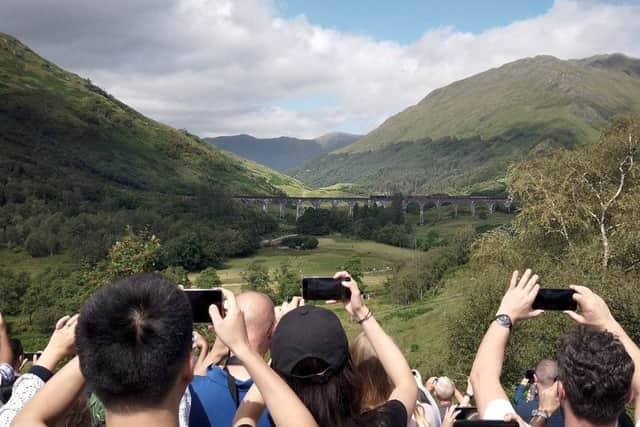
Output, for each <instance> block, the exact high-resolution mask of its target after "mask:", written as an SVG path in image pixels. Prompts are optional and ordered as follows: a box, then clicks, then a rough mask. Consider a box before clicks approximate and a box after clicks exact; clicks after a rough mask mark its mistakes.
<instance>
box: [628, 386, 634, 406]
mask: <svg viewBox="0 0 640 427" xmlns="http://www.w3.org/2000/svg"><path fill="white" fill-rule="evenodd" d="M634 400H636V394H635V393H634V392H633V388H631V389H629V396H627V403H631V402H633V401H634Z"/></svg>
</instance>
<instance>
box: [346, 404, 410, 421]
mask: <svg viewBox="0 0 640 427" xmlns="http://www.w3.org/2000/svg"><path fill="white" fill-rule="evenodd" d="M408 421H409V420H408V415H407V408H405V407H404V405H403V404H402V402H400V401H399V400H390V401H388V402H387V403H385V404H384V405H382V406H378V407H377V408H376V409H373V410H371V411H369V412H367V413H365V414H363V415H362V416H361V417H360V418H359V419H358V420H356V422H355V424H354V425H356V426H371V427H407V422H408Z"/></svg>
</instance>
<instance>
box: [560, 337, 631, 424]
mask: <svg viewBox="0 0 640 427" xmlns="http://www.w3.org/2000/svg"><path fill="white" fill-rule="evenodd" d="M557 360H558V379H559V380H560V381H562V385H563V386H564V389H565V391H566V395H567V399H568V400H569V404H570V405H571V409H572V410H573V413H574V414H575V415H576V416H577V417H578V418H582V419H584V420H587V421H589V422H591V423H593V424H608V423H611V422H613V421H616V420H617V419H618V417H619V416H620V414H621V413H622V412H623V411H624V407H625V404H626V403H627V401H628V399H629V392H630V390H631V380H632V377H633V371H634V365H633V360H631V357H630V356H629V354H628V353H627V351H626V350H625V349H624V346H623V345H622V343H621V342H620V340H619V339H618V338H616V337H615V336H614V335H613V334H611V333H609V332H606V331H601V330H598V329H596V328H593V327H589V326H584V325H579V326H576V327H575V328H573V329H571V330H570V331H568V332H567V333H566V334H565V335H564V336H563V338H562V340H561V342H560V347H559V349H558V355H557Z"/></svg>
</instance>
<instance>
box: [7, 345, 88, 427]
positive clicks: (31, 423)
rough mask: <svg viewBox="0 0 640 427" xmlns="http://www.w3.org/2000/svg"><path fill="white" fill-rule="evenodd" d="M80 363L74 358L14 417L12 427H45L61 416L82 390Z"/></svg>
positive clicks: (82, 380) (82, 379) (82, 381)
mask: <svg viewBox="0 0 640 427" xmlns="http://www.w3.org/2000/svg"><path fill="white" fill-rule="evenodd" d="M84 384H85V383H84V377H83V376H82V372H81V371H80V362H79V360H78V358H77V357H74V358H73V359H72V360H71V361H70V362H69V363H67V364H66V365H65V367H64V368H62V369H61V370H60V371H59V372H58V373H57V374H56V375H54V376H53V378H51V380H49V382H47V384H46V385H45V386H44V387H43V388H42V390H40V392H39V393H37V394H36V395H35V396H34V397H33V399H31V401H30V402H29V403H28V404H27V405H26V406H25V407H24V409H23V410H22V411H21V412H20V413H19V414H18V415H17V416H16V418H15V419H14V421H13V424H11V426H12V427H36V426H39V427H46V426H47V425H48V424H51V423H52V421H54V420H55V419H56V418H57V417H59V416H60V415H61V414H63V413H64V412H65V411H66V410H67V409H68V408H69V407H70V406H71V405H72V404H73V403H74V402H75V401H76V399H77V398H78V396H79V395H80V393H81V392H82V389H83V388H84Z"/></svg>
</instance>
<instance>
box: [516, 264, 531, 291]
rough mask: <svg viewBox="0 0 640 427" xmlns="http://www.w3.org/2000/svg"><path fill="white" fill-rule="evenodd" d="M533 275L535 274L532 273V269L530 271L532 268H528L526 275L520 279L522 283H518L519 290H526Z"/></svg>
mask: <svg viewBox="0 0 640 427" xmlns="http://www.w3.org/2000/svg"><path fill="white" fill-rule="evenodd" d="M532 273H533V272H532V271H531V269H530V268H527V269H526V270H525V271H524V274H523V275H522V277H521V278H520V282H518V285H517V286H518V287H519V288H524V287H525V286H526V284H527V282H528V281H529V278H530V277H531V274H532Z"/></svg>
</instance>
